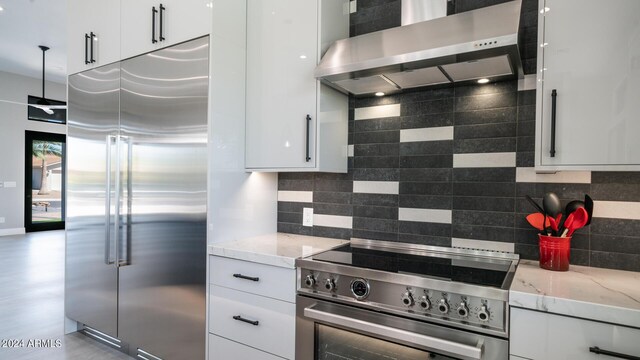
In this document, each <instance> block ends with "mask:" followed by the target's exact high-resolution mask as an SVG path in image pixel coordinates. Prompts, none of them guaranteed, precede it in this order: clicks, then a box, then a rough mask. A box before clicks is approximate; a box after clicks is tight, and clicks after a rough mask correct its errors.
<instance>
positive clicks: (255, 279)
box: [233, 274, 260, 281]
mask: <svg viewBox="0 0 640 360" xmlns="http://www.w3.org/2000/svg"><path fill="white" fill-rule="evenodd" d="M233 277H234V278H238V279H244V280H251V281H260V278H259V277H251V276H246V275H242V274H233Z"/></svg>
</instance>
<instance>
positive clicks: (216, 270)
mask: <svg viewBox="0 0 640 360" xmlns="http://www.w3.org/2000/svg"><path fill="white" fill-rule="evenodd" d="M209 261H210V264H209V271H210V273H209V279H210V280H209V281H210V282H211V283H212V284H214V285H218V286H224V287H228V288H231V289H235V290H240V291H245V292H248V293H252V294H256V295H261V296H267V297H270V298H274V299H279V300H284V301H288V302H291V303H294V302H296V270H295V269H286V268H281V267H277V266H271V265H264V264H258V263H253V262H249V261H242V260H235V259H230V258H225V257H220V256H210V257H209ZM248 278H252V279H248ZM256 280H257V281H256Z"/></svg>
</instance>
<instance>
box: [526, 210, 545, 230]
mask: <svg viewBox="0 0 640 360" xmlns="http://www.w3.org/2000/svg"><path fill="white" fill-rule="evenodd" d="M527 221H528V222H529V225H531V226H533V227H534V228H536V229H538V230H540V231H543V230H544V215H542V213H539V212H538V213H533V214H529V215H527Z"/></svg>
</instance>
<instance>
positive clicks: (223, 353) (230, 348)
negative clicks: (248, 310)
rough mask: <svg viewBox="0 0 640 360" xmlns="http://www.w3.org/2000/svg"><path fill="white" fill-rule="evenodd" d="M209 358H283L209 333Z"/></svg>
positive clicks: (263, 359) (273, 359) (239, 359)
mask: <svg viewBox="0 0 640 360" xmlns="http://www.w3.org/2000/svg"><path fill="white" fill-rule="evenodd" d="M209 348H210V349H213V350H210V351H209V358H208V359H209V360H219V359H226V360H247V359H251V360H282V358H280V357H277V356H275V355H271V354H269V353H266V352H264V351H260V350H256V349H254V348H252V347H249V346H247V345H243V344H240V343H237V342H235V341H231V340H229V339H225V338H223V337H220V336H217V335H211V334H209Z"/></svg>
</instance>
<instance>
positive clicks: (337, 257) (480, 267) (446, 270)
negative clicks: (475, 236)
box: [311, 244, 511, 288]
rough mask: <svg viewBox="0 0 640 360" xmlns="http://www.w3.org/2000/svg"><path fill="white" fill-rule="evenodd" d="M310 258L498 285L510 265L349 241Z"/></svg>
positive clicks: (409, 273) (447, 279) (488, 260)
mask: <svg viewBox="0 0 640 360" xmlns="http://www.w3.org/2000/svg"><path fill="white" fill-rule="evenodd" d="M311 259H312V260H314V261H323V262H329V263H333V264H341V265H350V266H355V267H359V268H365V269H373V270H381V271H388V272H393V273H398V274H407V275H415V276H422V277H429V278H434V279H439V280H445V281H456V282H462V283H467V284H474V285H483V286H492V287H498V288H499V287H501V286H502V284H503V283H504V281H505V278H506V276H507V274H508V273H509V269H510V267H511V261H510V260H502V259H488V258H482V257H473V256H462V255H457V254H448V253H441V252H438V253H436V252H428V251H424V252H423V251H420V252H411V251H402V250H398V251H396V250H395V249H384V250H381V249H375V248H366V247H358V246H354V245H351V244H348V245H344V246H341V247H338V248H336V249H334V250H329V251H325V252H323V253H320V254H317V255H314V256H313V257H311Z"/></svg>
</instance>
